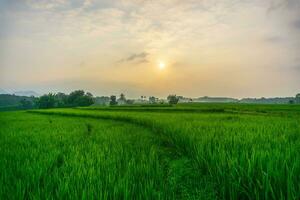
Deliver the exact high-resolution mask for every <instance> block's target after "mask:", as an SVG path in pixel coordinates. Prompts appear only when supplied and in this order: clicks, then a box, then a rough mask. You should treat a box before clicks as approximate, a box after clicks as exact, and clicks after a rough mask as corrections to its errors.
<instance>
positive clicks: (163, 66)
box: [158, 62, 166, 70]
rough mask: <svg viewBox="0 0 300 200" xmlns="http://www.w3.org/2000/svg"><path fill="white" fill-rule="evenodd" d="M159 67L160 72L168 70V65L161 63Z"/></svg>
mask: <svg viewBox="0 0 300 200" xmlns="http://www.w3.org/2000/svg"><path fill="white" fill-rule="evenodd" d="M158 67H159V69H160V70H163V69H165V68H166V64H165V63H164V62H159V64H158Z"/></svg>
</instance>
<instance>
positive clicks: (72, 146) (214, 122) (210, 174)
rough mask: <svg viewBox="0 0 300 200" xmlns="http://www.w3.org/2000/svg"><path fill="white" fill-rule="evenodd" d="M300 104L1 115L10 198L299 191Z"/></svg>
mask: <svg viewBox="0 0 300 200" xmlns="http://www.w3.org/2000/svg"><path fill="white" fill-rule="evenodd" d="M299 152H300V106H297V105H241V104H180V105H177V106H161V107H160V106H154V107H151V106H148V107H145V106H144V107H143V106H134V107H132V106H116V107H85V108H76V109H70V108H69V109H48V110H32V111H17V112H1V113H0V198H1V199H300V185H299V182H300V154H299Z"/></svg>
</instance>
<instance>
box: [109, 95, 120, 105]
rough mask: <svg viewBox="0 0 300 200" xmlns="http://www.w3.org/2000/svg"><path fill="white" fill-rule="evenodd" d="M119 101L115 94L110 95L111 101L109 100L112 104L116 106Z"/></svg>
mask: <svg viewBox="0 0 300 200" xmlns="http://www.w3.org/2000/svg"><path fill="white" fill-rule="evenodd" d="M117 104H118V102H117V97H116V96H115V95H111V96H110V102H109V105H111V106H114V105H117Z"/></svg>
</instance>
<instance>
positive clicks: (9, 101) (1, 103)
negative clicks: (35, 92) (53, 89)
mask: <svg viewBox="0 0 300 200" xmlns="http://www.w3.org/2000/svg"><path fill="white" fill-rule="evenodd" d="M24 99H25V100H28V101H30V102H33V101H34V98H33V97H26V96H16V95H13V94H0V107H7V106H19V105H20V102H21V101H22V100H24Z"/></svg>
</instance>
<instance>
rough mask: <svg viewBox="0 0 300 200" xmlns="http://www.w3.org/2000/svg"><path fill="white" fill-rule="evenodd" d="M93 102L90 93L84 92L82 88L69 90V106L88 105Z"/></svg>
mask: <svg viewBox="0 0 300 200" xmlns="http://www.w3.org/2000/svg"><path fill="white" fill-rule="evenodd" d="M93 103H94V99H93V96H92V94H91V93H89V92H88V93H86V94H85V93H84V91H83V90H76V91H74V92H71V93H70V94H69V96H68V104H69V105H70V106H89V105H92V104H93Z"/></svg>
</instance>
